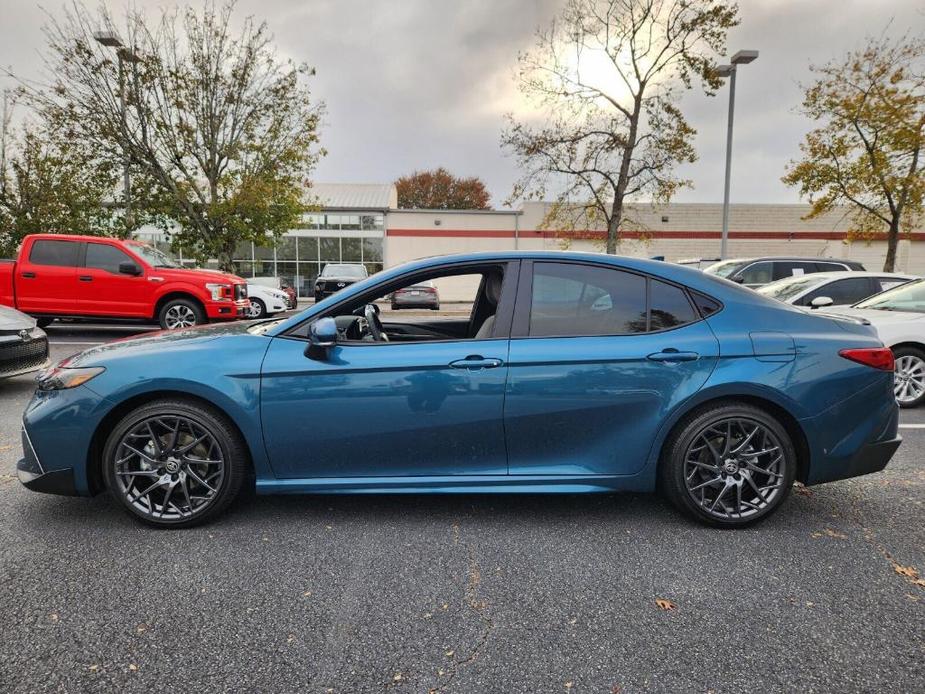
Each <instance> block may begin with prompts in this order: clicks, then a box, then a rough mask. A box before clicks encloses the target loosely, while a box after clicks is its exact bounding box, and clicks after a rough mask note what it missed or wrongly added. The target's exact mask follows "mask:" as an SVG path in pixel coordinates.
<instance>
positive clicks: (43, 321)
mask: <svg viewBox="0 0 925 694" xmlns="http://www.w3.org/2000/svg"><path fill="white" fill-rule="evenodd" d="M54 322H55V319H54V318H36V319H35V324H36V325H37V326H38V327H40V328H47V327H48V326H49V325H51V324H52V323H54Z"/></svg>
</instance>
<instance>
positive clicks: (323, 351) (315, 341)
mask: <svg viewBox="0 0 925 694" xmlns="http://www.w3.org/2000/svg"><path fill="white" fill-rule="evenodd" d="M336 344H337V323H336V322H335V321H334V319H333V318H330V317H328V318H319V319H318V320H316V321H315V322H314V323H312V324H311V326H309V328H308V349H306V350H305V356H307V357H310V358H312V359H324V357H325V356H326V355H327V351H328V349H329V348H331V347H333V346H334V345H336Z"/></svg>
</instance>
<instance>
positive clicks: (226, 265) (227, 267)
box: [218, 248, 235, 274]
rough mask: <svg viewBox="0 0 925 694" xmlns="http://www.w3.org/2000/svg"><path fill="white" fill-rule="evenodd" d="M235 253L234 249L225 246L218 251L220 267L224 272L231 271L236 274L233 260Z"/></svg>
mask: <svg viewBox="0 0 925 694" xmlns="http://www.w3.org/2000/svg"><path fill="white" fill-rule="evenodd" d="M233 254H234V251H233V249H229V248H223V249H222V250H221V251H219V253H218V269H219V270H221V271H222V272H230V273H232V274H235V268H234V263H233V262H232V261H231V258H232V255H233Z"/></svg>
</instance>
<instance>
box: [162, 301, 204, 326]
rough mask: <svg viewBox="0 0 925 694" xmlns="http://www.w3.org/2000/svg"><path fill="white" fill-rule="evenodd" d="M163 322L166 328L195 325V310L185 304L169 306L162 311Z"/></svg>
mask: <svg viewBox="0 0 925 694" xmlns="http://www.w3.org/2000/svg"><path fill="white" fill-rule="evenodd" d="M164 324H165V325H166V326H167V329H168V330H176V329H177V328H191V327H193V326H194V325H196V312H195V311H193V309H191V308H190V307H189V306H186V305H185V304H177V305H175V306H171V307H170V308H168V309H167V311H166V312H165V313H164Z"/></svg>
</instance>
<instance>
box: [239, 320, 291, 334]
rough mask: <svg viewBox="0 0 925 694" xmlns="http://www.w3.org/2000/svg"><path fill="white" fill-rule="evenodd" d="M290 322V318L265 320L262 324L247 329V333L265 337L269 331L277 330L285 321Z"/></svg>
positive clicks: (255, 324)
mask: <svg viewBox="0 0 925 694" xmlns="http://www.w3.org/2000/svg"><path fill="white" fill-rule="evenodd" d="M285 320H288V318H274V319H273V320H265V321H261V322H260V323H254V324H253V325H249V326H248V327H247V332H249V333H250V334H251V335H263V334H264V333H265V332H266V331H267V330H270V329H271V328H275V327H276V326H277V325H279V324H280V323H282V322H283V321H285Z"/></svg>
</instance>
